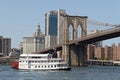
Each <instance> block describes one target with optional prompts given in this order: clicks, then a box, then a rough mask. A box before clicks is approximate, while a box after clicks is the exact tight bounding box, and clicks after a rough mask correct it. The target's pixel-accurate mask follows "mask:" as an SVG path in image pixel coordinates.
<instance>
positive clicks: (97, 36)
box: [40, 27, 120, 53]
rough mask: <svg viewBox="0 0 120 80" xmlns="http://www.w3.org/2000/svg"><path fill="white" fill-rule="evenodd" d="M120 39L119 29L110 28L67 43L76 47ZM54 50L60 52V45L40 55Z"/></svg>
mask: <svg viewBox="0 0 120 80" xmlns="http://www.w3.org/2000/svg"><path fill="white" fill-rule="evenodd" d="M115 37H120V27H116V28H112V29H109V30H105V31H101V32H99V33H94V34H89V35H87V36H84V37H81V38H79V39H76V40H71V41H69V45H70V46H72V45H76V44H91V43H94V42H97V41H101V40H106V39H110V38H115ZM54 50H57V51H59V50H62V45H55V46H53V47H51V48H48V49H45V50H43V51H41V52H40V53H47V52H52V51H54Z"/></svg>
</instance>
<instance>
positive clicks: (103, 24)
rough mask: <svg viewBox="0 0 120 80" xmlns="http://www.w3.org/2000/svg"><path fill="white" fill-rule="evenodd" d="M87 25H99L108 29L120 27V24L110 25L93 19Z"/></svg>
mask: <svg viewBox="0 0 120 80" xmlns="http://www.w3.org/2000/svg"><path fill="white" fill-rule="evenodd" d="M87 23H90V24H92V25H97V26H98V25H99V26H106V27H120V24H109V23H105V22H99V21H96V20H93V19H88V20H87Z"/></svg>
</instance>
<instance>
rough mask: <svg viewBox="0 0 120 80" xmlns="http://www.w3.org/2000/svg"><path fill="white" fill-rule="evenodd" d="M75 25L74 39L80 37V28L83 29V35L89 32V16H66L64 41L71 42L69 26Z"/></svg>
mask: <svg viewBox="0 0 120 80" xmlns="http://www.w3.org/2000/svg"><path fill="white" fill-rule="evenodd" d="M70 26H72V27H73V32H72V35H73V40H75V39H77V38H78V33H79V29H81V35H80V36H81V37H83V36H86V34H87V16H69V15H66V16H64V41H63V43H68V42H69V38H70V35H69V33H70V32H69V31H70V30H69V28H70Z"/></svg>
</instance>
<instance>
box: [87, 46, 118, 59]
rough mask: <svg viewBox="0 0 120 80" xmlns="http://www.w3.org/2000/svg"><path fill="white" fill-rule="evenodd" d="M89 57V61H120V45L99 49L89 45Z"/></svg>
mask: <svg viewBox="0 0 120 80" xmlns="http://www.w3.org/2000/svg"><path fill="white" fill-rule="evenodd" d="M87 55H88V57H87V58H88V60H89V59H101V60H120V44H118V46H116V45H115V44H113V45H112V46H105V47H99V46H94V45H90V44H89V45H88V47H87Z"/></svg>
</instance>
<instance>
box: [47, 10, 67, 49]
mask: <svg viewBox="0 0 120 80" xmlns="http://www.w3.org/2000/svg"><path fill="white" fill-rule="evenodd" d="M63 15H66V13H65V10H61V9H59V10H58V11H49V12H47V13H46V14H45V36H46V38H45V39H46V40H45V48H49V47H50V46H53V45H55V44H60V43H61V44H62V41H63Z"/></svg>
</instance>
